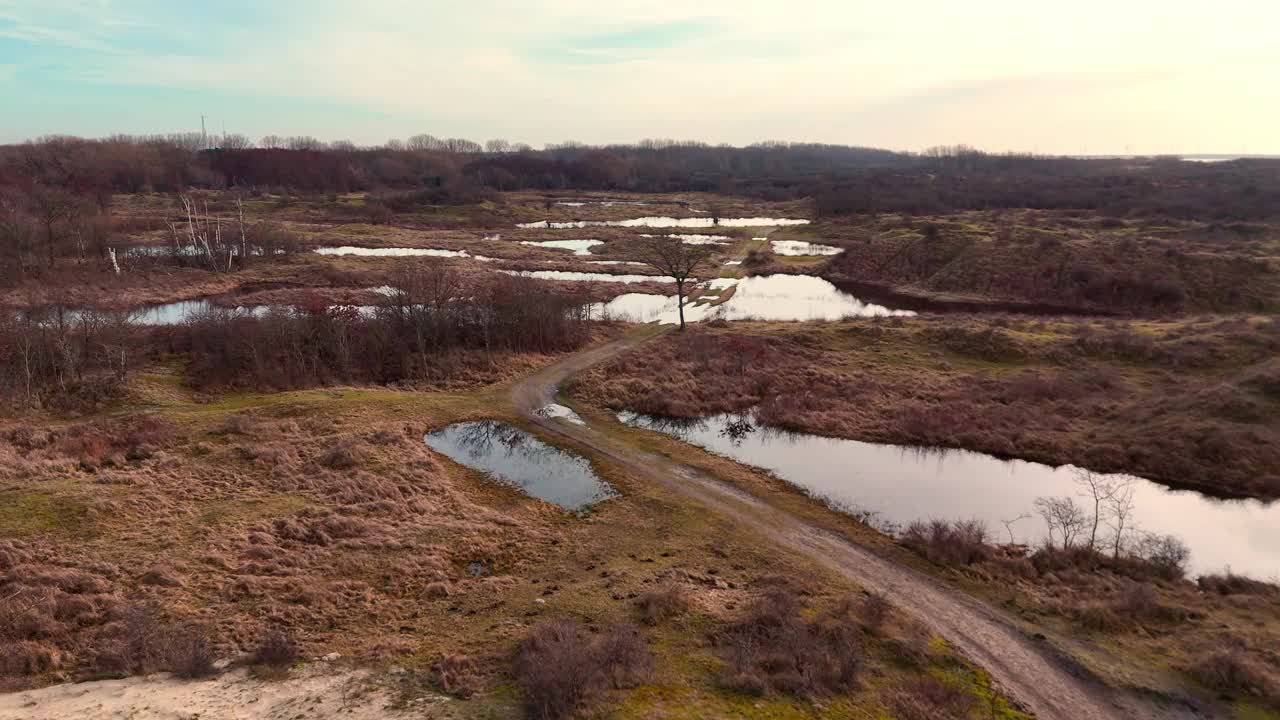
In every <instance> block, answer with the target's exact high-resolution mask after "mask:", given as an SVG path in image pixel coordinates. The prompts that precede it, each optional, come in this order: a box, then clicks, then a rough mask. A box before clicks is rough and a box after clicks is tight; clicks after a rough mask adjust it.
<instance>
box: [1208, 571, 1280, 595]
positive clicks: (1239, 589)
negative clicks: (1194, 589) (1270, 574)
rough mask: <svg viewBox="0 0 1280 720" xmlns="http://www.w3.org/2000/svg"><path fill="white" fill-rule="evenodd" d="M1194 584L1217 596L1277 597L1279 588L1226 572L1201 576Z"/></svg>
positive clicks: (1279, 591)
mask: <svg viewBox="0 0 1280 720" xmlns="http://www.w3.org/2000/svg"><path fill="white" fill-rule="evenodd" d="M1196 584H1198V585H1199V586H1200V589H1201V590H1202V591H1204V592H1206V593H1215V594H1218V595H1277V594H1280V586H1277V585H1273V584H1272V583H1267V582H1262V581H1260V580H1254V579H1252V578H1247V577H1244V576H1243V575H1236V574H1235V573H1233V572H1231V571H1230V570H1228V571H1227V572H1225V573H1222V574H1215V575H1201V576H1200V577H1199V578H1198V579H1197V580H1196Z"/></svg>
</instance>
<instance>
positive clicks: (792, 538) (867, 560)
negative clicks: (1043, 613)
mask: <svg viewBox="0 0 1280 720" xmlns="http://www.w3.org/2000/svg"><path fill="white" fill-rule="evenodd" d="M652 337H654V335H653V334H651V333H648V332H644V333H632V334H631V335H628V336H627V337H624V338H622V339H620V340H617V341H614V342H612V343H609V344H607V345H603V346H600V347H596V348H593V349H590V350H587V351H584V352H581V353H578V354H576V355H572V356H569V357H567V358H564V359H563V360H560V361H559V362H557V363H555V364H553V365H551V366H549V367H547V368H544V369H543V370H542V371H540V372H538V373H537V374H535V375H533V376H530V377H529V378H527V379H525V380H523V381H521V382H520V383H519V384H517V385H516V386H515V387H514V388H513V390H512V399H513V401H514V402H515V404H516V407H517V409H518V410H519V411H520V413H521V415H522V416H523V417H524V418H525V419H526V420H528V421H529V422H530V423H533V424H535V425H537V426H538V427H539V428H541V429H542V430H543V431H545V432H546V433H548V434H549V435H553V436H561V437H564V438H566V439H569V440H572V441H574V442H576V443H578V444H580V445H583V446H585V447H588V448H590V449H591V450H593V451H594V452H596V453H599V454H600V455H602V456H605V457H607V458H609V459H610V460H612V461H614V462H617V463H619V464H621V465H623V466H625V467H627V468H628V470H630V472H632V473H633V474H634V475H636V476H637V477H639V478H642V479H644V480H648V481H651V482H653V483H655V484H657V485H660V486H662V487H664V488H666V489H668V490H671V491H673V492H678V493H680V494H682V495H684V496H686V497H687V498H690V499H692V500H694V501H696V502H699V503H701V504H703V505H705V506H706V507H708V508H710V509H712V510H713V511H715V512H718V513H720V514H722V515H723V516H726V517H728V518H731V519H733V520H734V521H736V522H740V523H743V524H745V525H749V526H751V527H752V528H753V529H754V530H756V531H758V532H760V533H762V534H764V535H765V536H766V537H768V538H769V539H771V540H773V541H775V542H777V543H779V544H780V545H782V546H785V547H787V548H789V549H791V550H793V551H795V552H799V553H802V554H804V555H805V556H807V557H809V558H811V559H813V560H815V561H817V562H819V563H821V564H823V565H825V566H827V567H828V568H831V569H832V570H834V571H836V572H839V573H841V574H843V575H844V576H845V577H848V578H849V579H851V580H853V581H854V582H855V583H857V584H858V585H860V586H861V587H863V588H866V589H868V590H874V591H877V592H881V593H884V594H885V595H886V596H887V597H889V598H891V599H892V601H893V602H894V603H895V604H896V605H897V606H898V607H900V608H902V609H904V610H905V611H907V612H909V613H911V614H912V615H914V616H915V617H916V618H917V619H919V620H920V621H922V622H924V623H925V624H927V625H929V626H930V627H931V628H932V629H933V630H934V631H935V632H937V633H938V634H939V635H941V636H942V637H944V638H946V639H947V640H948V641H949V642H950V643H951V644H952V645H953V646H954V647H956V648H957V649H959V650H960V651H961V652H962V653H964V654H965V655H966V656H967V657H969V658H970V659H971V660H973V661H974V662H975V663H977V664H978V665H980V666H981V667H983V668H984V669H985V670H986V671H987V672H989V673H990V674H991V676H992V677H993V678H994V679H995V681H996V682H997V683H998V684H999V686H1000V687H1001V689H1002V691H1003V692H1004V693H1005V694H1006V695H1008V696H1010V697H1011V698H1013V699H1014V700H1015V701H1016V702H1018V703H1019V704H1021V705H1022V706H1023V707H1024V708H1025V709H1026V710H1028V711H1030V712H1032V713H1033V714H1034V715H1035V716H1036V717H1038V718H1041V719H1042V720H1095V719H1096V720H1102V719H1112V718H1115V719H1117V720H1118V719H1120V718H1184V717H1196V715H1194V714H1192V713H1190V712H1188V711H1186V710H1185V709H1184V708H1176V707H1157V706H1155V705H1152V704H1150V703H1147V702H1144V701H1142V700H1139V699H1137V698H1135V697H1133V696H1128V695H1122V694H1120V693H1117V692H1115V691H1113V690H1111V689H1110V688H1107V687H1105V686H1104V685H1102V684H1101V683H1099V682H1096V681H1094V680H1091V679H1089V678H1086V677H1081V676H1080V675H1079V674H1077V673H1075V672H1073V671H1072V669H1071V667H1070V666H1069V664H1068V663H1066V662H1064V661H1062V660H1061V659H1059V658H1058V657H1057V656H1056V655H1055V654H1054V652H1053V651H1052V649H1051V648H1049V647H1048V646H1046V645H1045V644H1044V643H1043V642H1039V641H1036V640H1034V639H1032V638H1029V637H1027V636H1026V635H1025V634H1023V633H1022V632H1020V631H1019V630H1018V629H1017V628H1015V627H1014V626H1013V625H1012V624H1011V623H1010V621H1009V620H1008V619H1007V618H1006V617H1005V616H1004V615H1003V614H1002V613H1001V612H1000V611H998V610H996V609H994V608H992V607H990V606H988V605H986V604H985V603H983V602H981V601H979V600H977V599H975V598H973V597H972V596H970V595H968V594H966V593H964V592H962V591H960V590H957V589H955V588H952V587H949V586H947V585H946V584H945V583H943V582H941V581H939V580H937V579H935V578H932V577H929V576H928V575H925V574H923V573H921V572H919V571H916V570H913V569H911V568H908V567H906V566H903V565H900V564H898V563H896V562H894V561H892V560H889V559H886V558H884V557H881V556H879V555H877V554H875V553H873V552H871V551H869V550H867V549H866V548H863V547H861V546H859V545H856V544H854V543H852V542H850V541H849V540H847V539H845V538H843V537H841V536H839V535H837V534H835V533H832V532H830V531H827V530H823V529H821V528H819V527H816V526H814V525H812V524H810V523H808V522H806V521H804V520H802V519H800V518H798V517H796V516H794V515H792V514H790V513H788V512H786V511H785V510H780V509H778V508H776V507H773V506H772V505H769V504H766V503H765V502H763V501H761V500H759V499H758V498H755V497H754V496H752V495H750V494H749V493H747V492H745V491H743V490H740V489H738V488H736V487H734V486H732V485H729V484H728V483H725V482H723V481H721V480H718V479H716V478H714V477H712V476H710V475H707V474H706V473H703V472H700V471H698V470H695V469H693V468H690V467H688V466H685V465H682V464H680V463H678V462H675V461H673V460H671V459H670V458H667V457H665V456H661V455H657V454H654V453H650V452H646V451H643V450H638V449H635V448H632V447H630V446H628V445H626V444H625V443H624V442H622V441H620V440H617V439H614V438H612V437H610V436H608V435H606V434H605V433H601V432H599V431H597V430H595V429H593V428H592V427H591V426H590V425H589V424H588V425H576V424H571V423H567V422H562V421H557V420H555V419H553V418H546V417H542V416H540V415H538V413H537V412H536V411H537V410H538V409H539V408H541V407H543V406H544V405H546V404H548V403H552V402H555V396H556V392H557V389H558V388H559V387H560V384H561V383H562V382H564V381H565V380H566V379H567V378H569V377H570V376H571V375H573V374H575V373H578V372H581V371H582V370H585V369H586V368H588V367H590V366H592V365H595V364H597V363H600V362H604V361H606V360H609V359H611V358H613V357H616V356H618V355H620V354H622V353H624V352H626V351H627V350H630V349H631V348H633V347H635V346H637V345H639V344H640V343H643V342H645V341H646V340H648V339H650V338H652Z"/></svg>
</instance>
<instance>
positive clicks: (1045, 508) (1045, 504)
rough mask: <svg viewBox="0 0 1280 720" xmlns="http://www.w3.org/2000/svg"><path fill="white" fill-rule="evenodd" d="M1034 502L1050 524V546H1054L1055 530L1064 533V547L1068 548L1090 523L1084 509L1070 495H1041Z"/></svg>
mask: <svg viewBox="0 0 1280 720" xmlns="http://www.w3.org/2000/svg"><path fill="white" fill-rule="evenodd" d="M1034 504H1035V508H1036V512H1038V513H1040V517H1042V518H1044V521H1045V524H1047V525H1048V526H1049V547H1053V534H1054V531H1055V530H1056V531H1058V532H1060V533H1062V549H1063V550H1066V549H1068V548H1070V547H1071V546H1072V545H1075V542H1076V537H1077V536H1078V535H1079V534H1080V533H1081V532H1082V531H1083V530H1084V529H1085V526H1087V525H1088V524H1089V517H1088V516H1087V515H1085V512H1084V510H1082V509H1081V508H1080V506H1079V505H1077V504H1076V501H1075V500H1072V499H1071V498H1069V497H1039V498H1036V500H1035V503H1034Z"/></svg>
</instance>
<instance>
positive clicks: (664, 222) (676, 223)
mask: <svg viewBox="0 0 1280 720" xmlns="http://www.w3.org/2000/svg"><path fill="white" fill-rule="evenodd" d="M808 224H809V221H808V220H801V219H796V218H768V217H739V218H715V217H696V218H675V217H641V218H632V219H630V220H567V221H564V222H559V221H553V220H539V221H537V222H527V223H519V224H517V225H516V227H519V228H526V229H528V228H544V229H549V230H564V229H567V228H585V227H651V228H668V227H682V228H683V227H687V228H709V227H781V226H784V225H808Z"/></svg>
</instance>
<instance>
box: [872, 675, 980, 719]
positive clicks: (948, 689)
mask: <svg viewBox="0 0 1280 720" xmlns="http://www.w3.org/2000/svg"><path fill="white" fill-rule="evenodd" d="M885 704H886V705H888V706H889V709H890V711H891V712H892V715H893V717H894V718H895V720H963V719H964V718H968V717H969V716H970V713H971V712H973V707H974V705H975V704H976V701H975V700H974V698H973V696H972V695H970V694H969V693H967V692H965V691H964V689H962V688H959V687H956V686H955V685H951V684H949V683H945V682H942V681H941V680H938V679H936V678H931V677H924V678H920V679H918V680H914V681H911V682H910V683H908V684H906V685H904V686H902V687H899V688H896V689H895V690H893V691H891V692H890V693H889V697H888V701H887V702H886V703H885Z"/></svg>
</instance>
